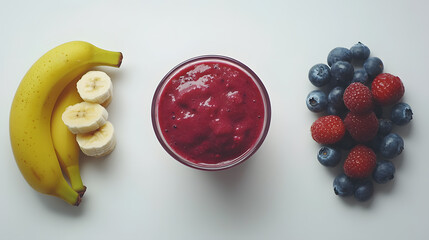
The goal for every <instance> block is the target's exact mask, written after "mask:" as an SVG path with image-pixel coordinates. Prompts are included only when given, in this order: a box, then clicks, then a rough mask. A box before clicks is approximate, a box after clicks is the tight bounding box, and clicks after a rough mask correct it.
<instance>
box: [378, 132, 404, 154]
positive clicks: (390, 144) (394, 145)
mask: <svg viewBox="0 0 429 240" xmlns="http://www.w3.org/2000/svg"><path fill="white" fill-rule="evenodd" d="M402 150H404V140H403V139H402V137H401V136H399V135H398V134H396V133H389V134H388V135H386V136H385V137H384V138H383V140H382V141H381V145H380V154H381V156H382V157H384V158H387V159H392V158H394V157H396V156H398V155H399V154H401V152H402Z"/></svg>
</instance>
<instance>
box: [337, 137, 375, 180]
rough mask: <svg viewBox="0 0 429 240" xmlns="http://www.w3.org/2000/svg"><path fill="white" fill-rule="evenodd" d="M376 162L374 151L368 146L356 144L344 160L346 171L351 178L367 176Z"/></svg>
mask: <svg viewBox="0 0 429 240" xmlns="http://www.w3.org/2000/svg"><path fill="white" fill-rule="evenodd" d="M375 164H376V155H375V153H374V151H373V150H372V149H371V148H369V147H367V146H364V145H356V146H355V147H354V148H352V150H350V153H349V155H348V156H347V158H346V160H345V162H344V173H345V174H346V175H347V176H349V177H351V178H365V177H368V176H370V175H371V173H372V171H373V170H374V168H375Z"/></svg>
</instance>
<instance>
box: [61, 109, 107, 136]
mask: <svg viewBox="0 0 429 240" xmlns="http://www.w3.org/2000/svg"><path fill="white" fill-rule="evenodd" d="M108 116H109V114H108V113H107V110H106V109H105V108H104V107H103V106H101V105H100V104H98V103H89V102H81V103H77V104H75V105H72V106H68V107H67V108H66V110H65V111H64V113H63V115H62V120H63V122H64V124H65V125H67V127H68V128H69V130H70V132H72V133H74V134H78V133H87V132H91V131H95V130H97V129H98V128H99V127H101V126H103V125H104V124H105V123H106V121H107V117H108Z"/></svg>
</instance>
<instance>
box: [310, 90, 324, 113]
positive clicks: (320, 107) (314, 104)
mask: <svg viewBox="0 0 429 240" xmlns="http://www.w3.org/2000/svg"><path fill="white" fill-rule="evenodd" d="M306 103H307V108H308V109H309V110H310V111H312V112H323V111H325V109H326V107H327V105H328V97H327V96H326V94H325V93H324V92H323V91H321V90H314V91H311V92H310V93H309V94H308V95H307V100H306Z"/></svg>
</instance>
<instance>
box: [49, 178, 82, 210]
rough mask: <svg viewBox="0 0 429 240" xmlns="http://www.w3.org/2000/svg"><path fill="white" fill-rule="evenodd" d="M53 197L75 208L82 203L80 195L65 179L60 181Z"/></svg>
mask: <svg viewBox="0 0 429 240" xmlns="http://www.w3.org/2000/svg"><path fill="white" fill-rule="evenodd" d="M53 195H54V196H57V197H59V198H61V199H63V200H64V201H66V202H68V203H69V204H71V205H74V206H79V204H80V201H81V197H80V195H79V194H78V193H77V192H75V191H74V190H73V189H72V188H71V187H70V185H69V184H68V183H67V182H66V180H65V179H61V180H60V182H59V183H58V186H57V189H56V190H55V192H54V194H53Z"/></svg>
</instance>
